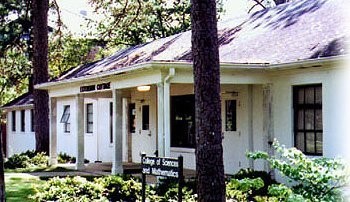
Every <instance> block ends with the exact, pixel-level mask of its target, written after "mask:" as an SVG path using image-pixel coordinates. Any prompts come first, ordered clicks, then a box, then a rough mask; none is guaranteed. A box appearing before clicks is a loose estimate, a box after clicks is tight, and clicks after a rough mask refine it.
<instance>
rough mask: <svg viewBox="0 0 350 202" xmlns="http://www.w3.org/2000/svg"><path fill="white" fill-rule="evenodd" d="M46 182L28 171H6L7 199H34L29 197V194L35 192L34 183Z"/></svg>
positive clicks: (8, 200) (21, 200)
mask: <svg viewBox="0 0 350 202" xmlns="http://www.w3.org/2000/svg"><path fill="white" fill-rule="evenodd" d="M44 182H45V181H42V180H40V179H39V178H38V177H35V176H32V175H29V174H26V173H5V188H6V201H7V202H11V201H13V202H17V201H20V202H26V201H33V200H31V199H29V198H28V196H29V195H31V194H34V188H33V185H40V184H42V183H44Z"/></svg>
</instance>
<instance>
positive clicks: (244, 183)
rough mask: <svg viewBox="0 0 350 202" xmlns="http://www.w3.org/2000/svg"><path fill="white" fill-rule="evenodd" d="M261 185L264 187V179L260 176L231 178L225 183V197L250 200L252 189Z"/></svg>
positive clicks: (256, 188) (259, 187)
mask: <svg viewBox="0 0 350 202" xmlns="http://www.w3.org/2000/svg"><path fill="white" fill-rule="evenodd" d="M262 187H264V181H263V180H262V179H261V178H254V179H249V178H244V179H241V180H238V179H231V180H230V181H229V182H228V183H227V185H226V197H227V199H234V200H237V201H251V200H252V192H253V190H258V189H261V188H262Z"/></svg>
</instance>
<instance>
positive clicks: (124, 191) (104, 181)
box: [95, 175, 142, 201]
mask: <svg viewBox="0 0 350 202" xmlns="http://www.w3.org/2000/svg"><path fill="white" fill-rule="evenodd" d="M95 183H96V184H99V185H101V186H102V187H103V188H104V191H103V196H105V197H106V198H108V199H109V200H110V201H137V200H140V199H141V190H142V185H141V183H140V182H137V181H135V180H134V179H131V178H129V177H124V178H123V177H121V176H118V175H115V176H106V177H102V178H97V179H96V180H95Z"/></svg>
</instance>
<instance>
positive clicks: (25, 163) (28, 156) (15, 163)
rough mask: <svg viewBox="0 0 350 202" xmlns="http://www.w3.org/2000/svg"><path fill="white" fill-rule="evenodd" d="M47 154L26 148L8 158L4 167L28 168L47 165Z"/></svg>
mask: <svg viewBox="0 0 350 202" xmlns="http://www.w3.org/2000/svg"><path fill="white" fill-rule="evenodd" d="M48 160H49V158H48V156H47V155H46V154H45V153H44V152H35V151H33V150H28V151H26V152H23V153H20V154H14V155H12V156H11V157H10V158H8V159H7V160H6V161H5V163H4V167H5V168H7V169H16V168H30V167H36V166H47V163H48Z"/></svg>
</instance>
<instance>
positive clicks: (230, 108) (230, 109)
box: [225, 100, 237, 131]
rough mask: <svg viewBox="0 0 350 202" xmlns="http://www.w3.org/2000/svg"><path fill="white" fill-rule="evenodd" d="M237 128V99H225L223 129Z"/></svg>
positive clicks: (233, 129) (232, 129) (231, 129)
mask: <svg viewBox="0 0 350 202" xmlns="http://www.w3.org/2000/svg"><path fill="white" fill-rule="evenodd" d="M236 130H237V100H226V101H225V131H236Z"/></svg>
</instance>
